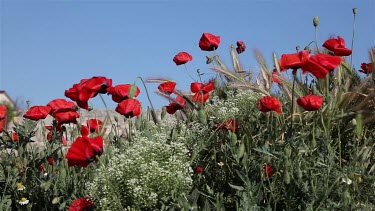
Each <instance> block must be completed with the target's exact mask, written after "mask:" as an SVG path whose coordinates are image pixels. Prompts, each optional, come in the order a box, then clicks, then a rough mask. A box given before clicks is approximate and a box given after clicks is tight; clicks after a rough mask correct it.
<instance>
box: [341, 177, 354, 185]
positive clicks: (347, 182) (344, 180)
mask: <svg viewBox="0 0 375 211" xmlns="http://www.w3.org/2000/svg"><path fill="white" fill-rule="evenodd" d="M341 181H342V182H343V183H346V184H348V185H350V184H352V183H353V181H352V180H351V179H349V178H347V177H346V178H342V179H341Z"/></svg>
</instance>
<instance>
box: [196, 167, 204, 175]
mask: <svg viewBox="0 0 375 211" xmlns="http://www.w3.org/2000/svg"><path fill="white" fill-rule="evenodd" d="M195 171H196V172H197V174H201V173H203V168H202V167H199V166H197V167H196V168H195Z"/></svg>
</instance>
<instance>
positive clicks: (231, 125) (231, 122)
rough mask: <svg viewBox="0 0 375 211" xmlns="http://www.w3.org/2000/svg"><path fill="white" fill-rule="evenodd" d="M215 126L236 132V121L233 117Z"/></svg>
mask: <svg viewBox="0 0 375 211" xmlns="http://www.w3.org/2000/svg"><path fill="white" fill-rule="evenodd" d="M216 127H219V128H220V129H223V130H226V131H229V130H230V131H232V132H238V121H237V120H235V119H227V120H225V121H223V122H222V123H221V124H216Z"/></svg>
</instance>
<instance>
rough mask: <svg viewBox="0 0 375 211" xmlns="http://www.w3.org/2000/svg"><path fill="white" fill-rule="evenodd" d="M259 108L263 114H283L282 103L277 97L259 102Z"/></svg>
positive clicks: (267, 97) (268, 97) (270, 97)
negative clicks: (271, 112)
mask: <svg viewBox="0 0 375 211" xmlns="http://www.w3.org/2000/svg"><path fill="white" fill-rule="evenodd" d="M258 108H259V110H260V111H261V112H268V111H276V113H278V114H280V113H281V103H280V101H279V100H278V99H277V98H276V97H272V96H264V97H262V98H261V99H260V100H259V101H258Z"/></svg>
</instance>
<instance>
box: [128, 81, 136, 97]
mask: <svg viewBox="0 0 375 211" xmlns="http://www.w3.org/2000/svg"><path fill="white" fill-rule="evenodd" d="M136 92H137V85H135V84H132V85H131V86H130V89H129V93H128V97H129V98H134V96H135V93H136Z"/></svg>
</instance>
